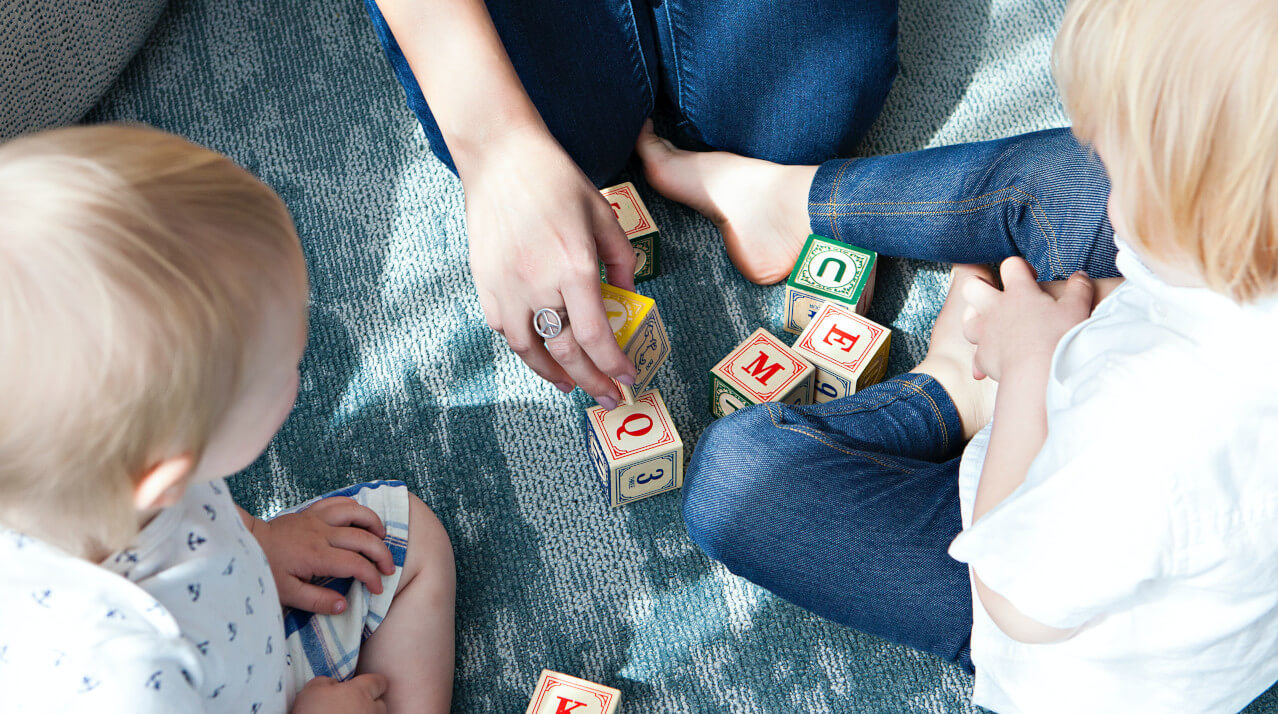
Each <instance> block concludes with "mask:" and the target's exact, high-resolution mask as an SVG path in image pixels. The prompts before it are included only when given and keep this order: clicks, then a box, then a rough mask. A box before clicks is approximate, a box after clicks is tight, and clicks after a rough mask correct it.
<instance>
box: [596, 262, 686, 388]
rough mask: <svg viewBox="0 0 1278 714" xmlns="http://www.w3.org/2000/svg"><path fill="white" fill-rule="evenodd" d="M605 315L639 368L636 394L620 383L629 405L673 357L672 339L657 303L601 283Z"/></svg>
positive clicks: (615, 334)
mask: <svg viewBox="0 0 1278 714" xmlns="http://www.w3.org/2000/svg"><path fill="white" fill-rule="evenodd" d="M599 288H600V291H601V292H602V293H603V305H604V312H605V313H606V314H607V316H608V324H609V326H610V327H612V335H613V337H615V338H617V344H619V345H621V351H622V352H625V353H626V356H627V357H629V358H630V361H631V362H632V363H633V364H634V366H635V386H634V389H633V391H632V390H631V389H630V388H628V387H626V386H625V385H621V384H618V385H617V386H618V387H619V388H620V389H621V394H622V396H623V397H624V398H625V402H626V403H627V404H629V403H630V402H632V401H633V400H634V395H635V394H638V393H640V392H643V391H644V390H646V389H647V388H648V387H649V385H651V384H652V378H653V377H654V376H656V374H657V369H658V368H660V367H661V365H662V364H663V363H664V362H665V361H666V358H667V357H669V356H670V338H669V337H668V336H667V335H666V326H665V325H664V324H662V322H661V313H659V312H658V311H657V303H656V302H654V301H653V300H652V298H650V297H645V296H643V295H640V294H638V293H632V292H630V291H628V290H622V289H621V288H618V287H614V286H612V285H609V284H608V283H601V284H600V286H599Z"/></svg>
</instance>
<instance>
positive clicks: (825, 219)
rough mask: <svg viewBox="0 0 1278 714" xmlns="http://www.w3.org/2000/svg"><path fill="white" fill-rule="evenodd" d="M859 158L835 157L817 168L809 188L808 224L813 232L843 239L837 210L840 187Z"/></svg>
mask: <svg viewBox="0 0 1278 714" xmlns="http://www.w3.org/2000/svg"><path fill="white" fill-rule="evenodd" d="M856 161H858V159H834V160H832V161H827V162H825V163H823V164H821V166H820V167H819V168H817V172H816V175H815V176H813V177H812V186H810V187H809V188H808V224H809V226H810V227H811V229H812V232H813V233H816V234H818V235H822V236H825V237H826V238H833V239H835V240H843V238H842V237H841V236H839V235H838V233H839V226H838V223H837V211H835V210H834V204H836V203H838V194H839V187H840V186H841V185H843V182H844V179H845V178H846V177H847V174H848V172H849V170H850V169H851V166H852V164H853V163H854V162H856Z"/></svg>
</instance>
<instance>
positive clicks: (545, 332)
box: [533, 307, 568, 340]
mask: <svg viewBox="0 0 1278 714" xmlns="http://www.w3.org/2000/svg"><path fill="white" fill-rule="evenodd" d="M567 324H568V311H567V310H557V309H555V308H553V307H543V308H542V309H540V310H538V311H537V312H534V313H533V331H534V332H536V333H537V334H539V335H541V336H542V337H543V338H545V339H547V340H549V339H553V338H555V337H558V336H559V333H560V332H563V330H564V325H567Z"/></svg>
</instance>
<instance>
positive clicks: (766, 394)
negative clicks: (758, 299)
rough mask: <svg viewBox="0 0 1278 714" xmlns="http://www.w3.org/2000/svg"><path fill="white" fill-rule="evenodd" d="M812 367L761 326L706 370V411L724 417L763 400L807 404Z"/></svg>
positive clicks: (813, 373)
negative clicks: (708, 409)
mask: <svg viewBox="0 0 1278 714" xmlns="http://www.w3.org/2000/svg"><path fill="white" fill-rule="evenodd" d="M815 373H816V370H815V369H814V368H813V367H812V365H811V364H808V362H807V360H805V359H803V358H802V357H800V356H799V355H797V354H795V353H794V351H793V350H791V349H790V348H789V347H786V345H785V343H784V342H782V341H781V340H779V339H777V338H776V337H775V336H774V335H772V334H771V333H769V332H768V331H767V330H765V329H763V328H759V329H757V330H755V331H754V332H753V333H752V334H751V335H750V336H749V337H747V338H746V339H745V342H742V343H741V344H739V345H737V346H736V348H735V349H733V350H732V351H731V352H729V353H728V356H727V357H724V358H723V359H722V360H720V361H719V364H716V365H715V366H714V367H713V368H712V369H711V370H710V413H711V414H714V415H715V416H716V417H725V416H727V415H729V414H731V413H732V412H734V411H736V410H738V409H740V408H742V407H744V406H746V405H748V404H762V403H764V402H785V403H786V404H808V403H809V402H811V400H812V378H813V376H814V375H815Z"/></svg>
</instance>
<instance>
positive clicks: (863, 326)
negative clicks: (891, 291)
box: [794, 304, 892, 404]
mask: <svg viewBox="0 0 1278 714" xmlns="http://www.w3.org/2000/svg"><path fill="white" fill-rule="evenodd" d="M891 344H892V331H891V330H889V329H888V328H886V327H884V326H882V325H880V324H878V323H877V322H874V321H873V320H870V319H868V318H865V317H861V316H860V315H858V314H856V313H854V312H852V311H850V310H848V309H846V308H843V307H840V306H838V305H833V304H827V305H826V306H825V307H823V308H821V311H820V312H818V313H817V314H816V317H814V318H812V322H810V323H808V326H807V327H806V328H804V330H803V333H802V334H800V335H799V339H798V340H796V341H795V343H794V351H795V353H797V354H798V355H799V356H800V357H802V358H804V359H806V360H807V361H809V362H811V363H812V364H813V366H815V367H816V381H815V383H814V387H813V390H812V401H813V402H815V403H817V404H821V403H824V402H828V401H830V400H832V399H838V398H839V397H846V396H847V395H849V394H852V393H854V392H857V391H860V390H862V389H865V388H866V387H868V386H870V385H872V384H877V383H878V382H880V381H882V380H883V375H884V374H886V373H887V358H888V349H889V347H890V345H891Z"/></svg>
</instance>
